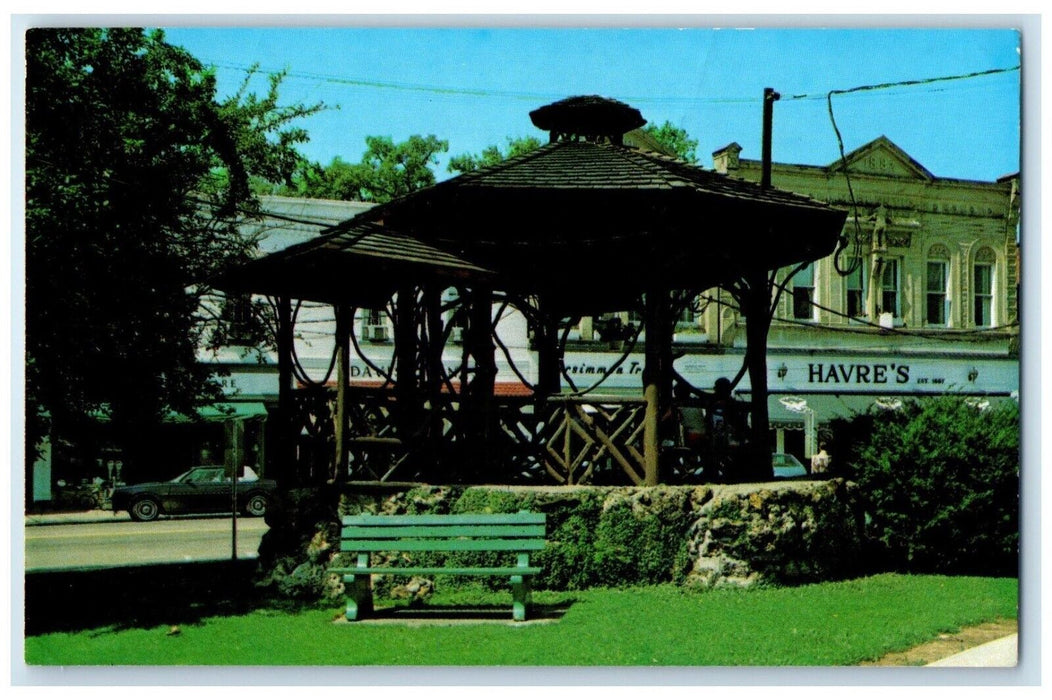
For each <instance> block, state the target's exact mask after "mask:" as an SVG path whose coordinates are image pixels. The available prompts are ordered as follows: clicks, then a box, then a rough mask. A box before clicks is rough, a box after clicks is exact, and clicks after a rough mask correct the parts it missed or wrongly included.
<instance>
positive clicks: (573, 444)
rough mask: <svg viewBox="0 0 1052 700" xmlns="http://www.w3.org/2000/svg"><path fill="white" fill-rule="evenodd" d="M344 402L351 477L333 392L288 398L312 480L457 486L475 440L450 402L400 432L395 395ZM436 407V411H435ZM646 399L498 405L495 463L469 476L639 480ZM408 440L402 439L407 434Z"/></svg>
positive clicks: (367, 394)
mask: <svg viewBox="0 0 1052 700" xmlns="http://www.w3.org/2000/svg"><path fill="white" fill-rule="evenodd" d="M350 396H351V400H350V401H348V404H347V413H348V418H347V437H346V438H345V440H346V442H347V449H348V455H349V457H348V472H349V473H347V474H336V473H335V464H336V455H335V449H336V447H335V443H336V441H335V437H334V436H335V418H334V416H335V393H334V392H333V391H332V390H331V389H330V390H325V389H322V388H311V389H303V390H297V391H296V392H294V397H295V401H294V405H295V407H296V426H297V432H298V434H299V435H300V443H299V448H300V449H299V455H300V462H301V465H300V466H301V469H306V470H307V471H308V472H309V477H308V480H312V481H317V480H325V479H334V480H366V481H415V480H421V481H438V480H443V481H463V480H464V479H465V478H468V479H469V480H471V478H472V477H470V476H469V477H465V475H464V474H463V472H462V470H461V469H460V464H459V463H458V461H459V460H462V459H463V457H464V455H465V451H466V450H470V451H477V450H478V449H480V447H481V446H480V445H478V444H477V438H475V437H474V436H468V435H463V434H460V433H459V431H458V430H457V425H458V420H457V409H458V402H457V400H456V396H453V395H445V396H443V399H442V401H440V402H439V405H438V406H437V407H436V406H429V407H428V409H427V410H426V411H424V412H423V414H422V415H421V416H420V418H419V424H418V425H416V426H414V427H413V428H411V429H408V430H407V429H406V428H405V427H403V430H402V434H399V431H398V430H397V428H396V424H397V421H396V411H397V408H396V404H395V400H394V396H393V394H392V393H391V392H390V391H388V390H383V389H362V388H357V387H356V388H355V389H354V390H353V391H352V392H351V394H350ZM435 411H437V415H435ZM644 412H645V403H644V401H643V399H642V398H634V397H618V396H589V397H553V398H551V399H549V400H548V401H546V402H545V403H544V404H543V405H542V406H540V407H538V406H537V405H536V404H535V402H534V400H533V399H531V398H529V397H511V398H509V397H502V398H499V399H497V407H496V412H495V419H494V420H495V422H496V426H495V427H496V429H495V432H494V434H493V437H492V439H491V444H490V445H488V446H487V452H488V454H489V455H490V458H491V462H492V464H491V465H490V466H489V467H488V468H487V470H486V473H485V474H483V475H475V477H474V478H475V480H479V481H486V482H489V483H536V484H590V483H602V484H642V483H643V482H644V477H643V475H644V460H643V444H642V440H643V416H644ZM407 435H408V437H407Z"/></svg>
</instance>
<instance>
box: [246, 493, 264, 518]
mask: <svg viewBox="0 0 1052 700" xmlns="http://www.w3.org/2000/svg"><path fill="white" fill-rule="evenodd" d="M266 512H267V497H266V496H264V495H263V494H261V493H255V494H252V495H251V496H249V499H248V501H247V502H246V503H245V514H246V515H254V516H256V517H260V516H262V515H264V514H266Z"/></svg>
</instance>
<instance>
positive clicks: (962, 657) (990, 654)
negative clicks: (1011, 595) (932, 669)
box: [928, 634, 1019, 668]
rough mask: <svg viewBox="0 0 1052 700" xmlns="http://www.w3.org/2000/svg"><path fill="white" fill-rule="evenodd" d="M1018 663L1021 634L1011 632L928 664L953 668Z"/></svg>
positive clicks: (996, 666)
mask: <svg viewBox="0 0 1052 700" xmlns="http://www.w3.org/2000/svg"><path fill="white" fill-rule="evenodd" d="M1018 663H1019V635H1018V634H1011V635H1009V636H1007V637H1002V638H1001V639H995V640H994V641H992V642H987V643H986V644H980V645H979V646H977V647H972V648H971V649H965V650H964V651H962V652H960V653H958V654H954V655H953V656H949V657H947V658H945V659H942V660H940V661H934V662H932V663H930V664H928V665H929V666H944V667H951V668H1005V667H1013V666H1015V665H1017V664H1018Z"/></svg>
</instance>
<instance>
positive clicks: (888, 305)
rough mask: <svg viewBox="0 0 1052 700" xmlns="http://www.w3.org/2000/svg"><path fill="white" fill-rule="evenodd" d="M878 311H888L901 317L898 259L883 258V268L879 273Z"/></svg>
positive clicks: (894, 316)
mask: <svg viewBox="0 0 1052 700" xmlns="http://www.w3.org/2000/svg"><path fill="white" fill-rule="evenodd" d="M880 311H881V312H882V313H890V314H891V315H892V317H893V318H902V308H901V307H900V306H899V261H898V260H884V269H883V271H882V272H881V274H880Z"/></svg>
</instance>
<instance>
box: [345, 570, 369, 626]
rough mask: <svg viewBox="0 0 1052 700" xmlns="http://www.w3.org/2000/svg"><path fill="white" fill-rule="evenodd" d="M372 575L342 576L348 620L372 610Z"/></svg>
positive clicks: (355, 618)
mask: <svg viewBox="0 0 1052 700" xmlns="http://www.w3.org/2000/svg"><path fill="white" fill-rule="evenodd" d="M370 579H372V576H370V575H369V574H358V575H355V574H348V575H346V576H344V577H343V583H344V586H345V587H346V590H347V611H346V616H347V619H348V620H350V621H352V622H353V621H354V620H357V619H359V618H360V617H361V616H362V615H366V614H368V613H371V612H372V611H373V589H372V585H371V580H370Z"/></svg>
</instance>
